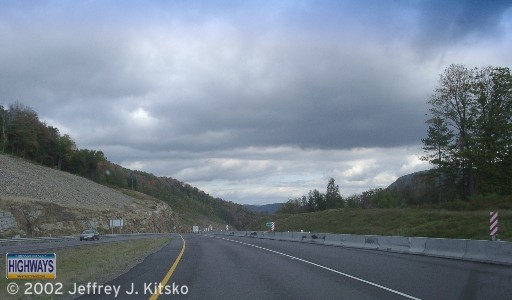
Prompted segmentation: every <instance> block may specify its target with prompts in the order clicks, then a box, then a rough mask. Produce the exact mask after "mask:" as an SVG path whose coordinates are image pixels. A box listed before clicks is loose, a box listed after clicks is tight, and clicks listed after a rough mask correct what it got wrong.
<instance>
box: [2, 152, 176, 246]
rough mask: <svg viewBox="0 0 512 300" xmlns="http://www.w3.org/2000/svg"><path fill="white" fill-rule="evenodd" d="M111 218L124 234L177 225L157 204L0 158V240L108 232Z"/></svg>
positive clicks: (17, 160)
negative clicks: (118, 221)
mask: <svg viewBox="0 0 512 300" xmlns="http://www.w3.org/2000/svg"><path fill="white" fill-rule="evenodd" d="M113 219H123V220H124V227H123V232H169V231H172V230H173V229H174V226H176V227H178V228H179V226H180V221H179V217H178V215H176V214H175V213H174V212H173V211H172V209H171V208H170V207H169V205H167V204H166V203H164V202H163V201H160V200H158V199H154V198H151V197H149V196H147V195H144V194H140V193H137V192H133V191H129V190H126V191H118V190H114V189H110V188H108V187H105V186H103V185H100V184H97V183H95V182H93V181H90V180H87V179H85V178H82V177H79V176H75V175H72V174H69V173H66V172H62V171H58V170H54V169H51V168H47V167H44V166H40V165H37V164H35V163H32V162H29V161H25V160H23V159H20V158H14V157H10V156H6V155H0V237H11V236H14V235H21V236H50V235H52V236H56V235H66V234H78V233H79V232H80V231H82V230H83V229H86V228H94V229H98V230H99V231H100V232H104V233H108V232H110V231H111V229H110V227H109V224H110V220H113ZM118 230H119V229H116V231H118Z"/></svg>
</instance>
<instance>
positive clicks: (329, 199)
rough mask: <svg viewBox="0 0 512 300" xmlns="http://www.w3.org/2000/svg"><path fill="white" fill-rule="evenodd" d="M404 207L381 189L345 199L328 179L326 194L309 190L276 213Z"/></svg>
mask: <svg viewBox="0 0 512 300" xmlns="http://www.w3.org/2000/svg"><path fill="white" fill-rule="evenodd" d="M404 205H405V201H404V200H403V199H402V198H400V197H399V196H398V195H397V193H395V192H393V191H388V190H385V189H382V188H376V189H370V190H368V191H365V192H362V193H360V194H353V195H350V196H347V197H345V198H344V197H342V196H341V195H340V191H339V186H338V185H337V184H335V180H334V178H331V179H329V182H328V183H327V188H326V192H325V193H322V192H320V191H318V190H317V189H314V190H310V191H309V193H308V194H307V195H303V196H301V197H298V198H295V199H289V200H288V201H287V202H286V203H284V204H283V206H282V207H281V208H280V209H279V210H278V211H277V213H285V214H290V213H291V214H294V213H306V212H315V211H322V210H327V209H336V208H392V207H401V206H404Z"/></svg>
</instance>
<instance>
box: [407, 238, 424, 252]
mask: <svg viewBox="0 0 512 300" xmlns="http://www.w3.org/2000/svg"><path fill="white" fill-rule="evenodd" d="M426 243H427V238H424V237H410V238H409V253H411V254H423V253H425V244H426Z"/></svg>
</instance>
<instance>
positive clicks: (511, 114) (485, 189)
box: [422, 65, 512, 202]
mask: <svg viewBox="0 0 512 300" xmlns="http://www.w3.org/2000/svg"><path fill="white" fill-rule="evenodd" d="M428 104H429V105H430V109H429V119H428V121H427V124H428V132H427V137H426V138H425V139H423V140H422V141H423V144H424V147H423V149H424V150H425V155H424V156H423V157H422V159H424V160H426V161H428V162H430V163H431V164H432V165H433V166H434V169H433V172H434V174H435V176H436V183H435V184H436V187H437V189H438V201H441V202H442V201H448V200H451V199H455V198H457V199H461V200H466V201H467V200H469V199H471V197H473V196H475V195H479V194H489V193H495V194H500V195H510V194H512V76H511V74H510V69H509V68H503V67H492V66H488V67H483V68H474V69H469V68H467V67H466V66H463V65H451V66H449V67H448V68H446V69H445V71H444V72H443V73H442V74H441V76H440V79H439V83H438V86H437V88H436V89H435V91H434V93H433V95H432V96H431V98H430V99H429V100H428Z"/></svg>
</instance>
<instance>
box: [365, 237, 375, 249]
mask: <svg viewBox="0 0 512 300" xmlns="http://www.w3.org/2000/svg"><path fill="white" fill-rule="evenodd" d="M363 248H365V249H373V250H376V249H379V237H378V236H376V235H364V246H363Z"/></svg>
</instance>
